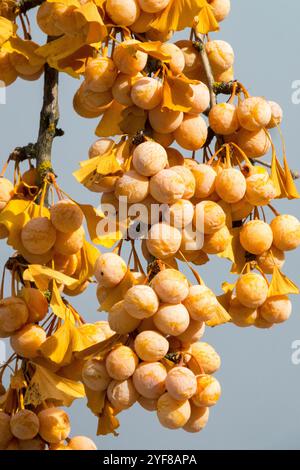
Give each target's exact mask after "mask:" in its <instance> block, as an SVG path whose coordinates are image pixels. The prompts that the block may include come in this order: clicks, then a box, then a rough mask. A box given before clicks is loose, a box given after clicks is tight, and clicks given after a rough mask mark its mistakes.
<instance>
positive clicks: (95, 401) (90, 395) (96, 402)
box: [84, 385, 106, 416]
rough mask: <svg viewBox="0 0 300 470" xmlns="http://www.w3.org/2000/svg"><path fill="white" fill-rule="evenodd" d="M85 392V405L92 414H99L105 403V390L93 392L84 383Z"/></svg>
mask: <svg viewBox="0 0 300 470" xmlns="http://www.w3.org/2000/svg"><path fill="white" fill-rule="evenodd" d="M84 388H85V394H86V398H87V407H88V408H89V409H90V410H91V411H92V413H94V415H96V416H99V415H100V414H101V412H102V410H103V408H104V403H105V396H106V393H105V392H95V390H91V389H90V388H88V387H87V386H86V385H85V387H84Z"/></svg>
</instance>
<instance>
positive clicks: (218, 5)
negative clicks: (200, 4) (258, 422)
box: [207, 0, 231, 418]
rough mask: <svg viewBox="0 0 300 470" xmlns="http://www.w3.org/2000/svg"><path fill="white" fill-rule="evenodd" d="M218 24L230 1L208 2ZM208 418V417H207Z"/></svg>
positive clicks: (225, 16) (211, 0) (224, 15)
mask: <svg viewBox="0 0 300 470" xmlns="http://www.w3.org/2000/svg"><path fill="white" fill-rule="evenodd" d="M208 3H210V5H211V6H212V7H213V13H214V15H215V18H216V20H217V22H218V23H220V22H221V21H223V20H225V18H227V16H228V15H229V13H230V8H231V4H230V0H208ZM207 418H208V417H207Z"/></svg>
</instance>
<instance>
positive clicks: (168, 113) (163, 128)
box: [149, 106, 183, 134]
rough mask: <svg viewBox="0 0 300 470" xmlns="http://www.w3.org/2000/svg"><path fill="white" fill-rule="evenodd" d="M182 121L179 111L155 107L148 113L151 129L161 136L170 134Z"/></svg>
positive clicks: (181, 114)
mask: <svg viewBox="0 0 300 470" xmlns="http://www.w3.org/2000/svg"><path fill="white" fill-rule="evenodd" d="M182 120H183V113H182V112H181V111H172V110H171V109H168V108H161V107H160V106H157V107H156V108H154V109H151V110H150V111H149V121H150V124H151V127H152V129H154V131H156V132H159V133H161V134H170V133H172V132H174V131H176V129H177V128H178V127H179V126H180V124H181V123H182Z"/></svg>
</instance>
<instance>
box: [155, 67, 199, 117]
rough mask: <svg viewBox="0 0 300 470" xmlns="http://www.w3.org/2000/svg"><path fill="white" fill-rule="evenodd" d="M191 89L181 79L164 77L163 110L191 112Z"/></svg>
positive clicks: (169, 76)
mask: <svg viewBox="0 0 300 470" xmlns="http://www.w3.org/2000/svg"><path fill="white" fill-rule="evenodd" d="M192 96H193V89H192V88H191V86H190V84H189V83H188V82H187V81H186V80H185V79H184V78H183V77H172V76H171V75H168V76H166V77H165V80H164V84H163V102H162V105H163V107H165V108H168V109H171V110H173V111H182V112H186V113H188V112H189V111H190V110H191V106H189V105H188V103H191V101H192V100H191V98H192Z"/></svg>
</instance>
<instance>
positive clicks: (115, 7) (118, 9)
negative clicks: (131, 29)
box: [105, 0, 140, 26]
mask: <svg viewBox="0 0 300 470" xmlns="http://www.w3.org/2000/svg"><path fill="white" fill-rule="evenodd" d="M105 8H106V13H107V14H108V16H109V17H110V18H111V19H112V20H113V22H114V23H116V24H117V25H121V26H130V25H132V24H133V23H135V22H136V21H137V20H138V18H139V15H140V7H139V2H138V0H107V2H106V5H105Z"/></svg>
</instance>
